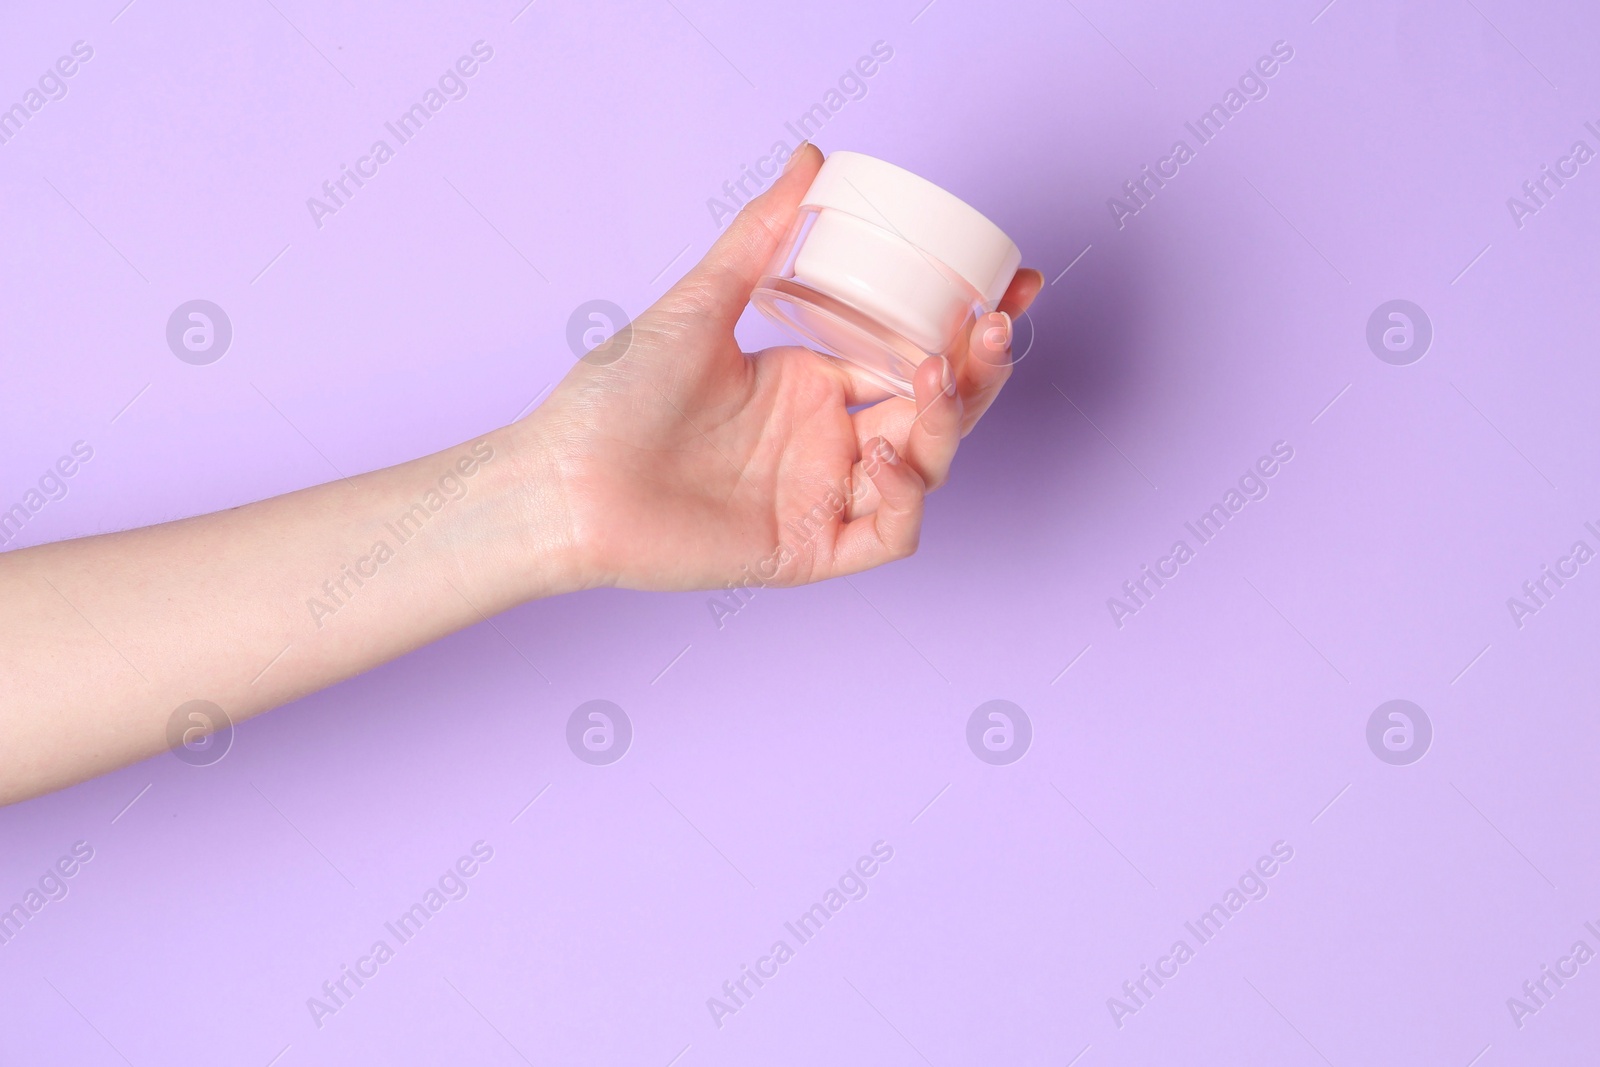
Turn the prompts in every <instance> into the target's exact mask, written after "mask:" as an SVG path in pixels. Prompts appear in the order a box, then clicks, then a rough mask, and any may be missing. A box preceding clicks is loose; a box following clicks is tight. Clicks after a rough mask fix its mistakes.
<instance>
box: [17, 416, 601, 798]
mask: <svg viewBox="0 0 1600 1067" xmlns="http://www.w3.org/2000/svg"><path fill="white" fill-rule="evenodd" d="M561 501H562V497H561V494H560V492H559V487H558V486H557V485H556V484H555V483H554V481H553V479H552V478H551V477H549V476H548V475H547V474H545V473H544V472H543V469H542V458H541V456H540V450H539V449H538V448H537V447H536V445H535V444H534V442H533V440H532V431H531V430H530V429H529V428H528V426H527V424H519V425H517V426H513V427H508V428H506V429H504V430H500V431H497V432H495V433H492V434H488V435H486V436H484V437H482V438H478V439H476V440H475V441H472V442H468V443H466V444H463V445H460V446H457V447H455V448H451V449H447V450H445V451H443V452H439V453H436V454H434V455H431V456H426V457H423V458H421V459H418V460H413V461H411V462H409V463H404V464H401V465H399V466H395V467H389V468H386V469H384V470H379V471H374V472H372V473H369V474H364V475H360V476H357V477H355V478H351V479H348V480H340V481H335V482H330V483H328V484H325V485H320V486H316V487H314V488H310V489H304V490H301V491H299V492H295V493H290V494H287V495H285V496H280V497H275V498H273V499H271V500H265V501H261V502H260V503H255V504H249V505H245V506H243V507H238V508H233V509H231V510H229V511H224V512H218V513H216V514H212V515H204V516H199V517H196V518H192V519H183V520H180V521H177V522H171V523H166V524H163V525H160V526H153V527H149V528H145V529H139V530H130V531H127V532H124V533H116V534H108V535H104V536H99V537H90V538H82V539H79V540H75V541H65V542H60V543H57V544H51V545H41V546H38V547H35V548H29V549H22V550H18V551H14V552H9V553H5V554H4V555H0V604H4V605H5V610H4V612H0V803H7V802H10V801H14V800H18V799H21V798H24V797H27V796H32V795H35V794H38V793H41V792H46V791H48V790H50V789H54V788H59V787H61V786H64V785H67V784H70V783H72V782H75V781H78V780H81V779H83V778H86V777H89V776H91V775H94V774H97V773H100V772H102V771H105V770H108V769H111V768H113V767H117V766H120V765H122V764H125V763H128V762H131V761H132V760H135V759H139V758H142V757H144V756H148V755H150V754H152V753H155V752H158V751H160V749H161V748H163V747H164V746H165V745H166V744H167V723H168V720H169V718H170V717H171V715H172V713H173V712H174V711H175V710H176V709H177V708H178V707H179V706H180V705H182V704H184V703H186V702H187V701H190V700H196V699H201V700H207V701H210V702H212V703H214V704H216V705H218V706H219V707H220V708H222V709H223V711H224V712H225V713H226V714H227V715H228V717H229V718H230V719H231V720H232V721H234V722H239V721H241V720H242V719H244V718H246V717H248V716H250V715H254V714H256V713H257V712H260V711H264V710H266V709H268V708H271V707H274V706H276V705H278V704H282V703H284V702H286V701H289V700H293V699H295V698H296V697H299V696H302V695H304V694H306V693H309V692H312V691H315V690H317V689H320V688H322V687H324V686H327V685H331V684H332V683H334V682H337V681H339V680H341V679H343V678H346V677H349V676H351V675H354V674H358V673H360V672H362V671H365V670H367V669H369V668H371V667H373V666H376V665H377V664H380V663H383V662H385V661H387V660H390V659H393V658H394V657H396V656H399V655H401V654H403V653H405V652H407V651H409V650H410V649H413V648H416V647H418V646H420V645H423V644H426V643H427V642H429V641H432V640H435V639H437V638H438V637H441V636H443V635H444V634H447V633H450V632H452V631H454V630H457V629H460V628H461V627H463V626H467V625H470V624H472V623H475V622H478V621H481V620H482V619H483V618H485V617H487V616H490V615H493V614H495V613H497V612H500V611H503V610H505V609H506V608H508V607H510V606H512V605H514V604H516V603H518V602H520V601H522V600H526V599H530V598H533V597H538V596H547V595H551V594H553V593H558V592H564V591H567V590H569V589H573V588H577V587H579V586H581V585H582V584H584V581H585V580H584V578H583V577H582V575H580V574H579V573H578V568H577V567H576V566H575V565H574V562H573V560H574V554H573V553H572V551H571V549H570V546H569V545H568V544H567V543H566V542H567V538H566V536H565V534H564V530H565V529H566V528H567V526H566V524H565V522H564V519H563V516H562V514H561V509H562V503H561Z"/></svg>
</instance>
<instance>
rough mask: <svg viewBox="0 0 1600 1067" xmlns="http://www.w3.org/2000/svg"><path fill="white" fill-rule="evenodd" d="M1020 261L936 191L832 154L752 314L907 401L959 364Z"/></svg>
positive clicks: (993, 232) (892, 170) (881, 167)
mask: <svg viewBox="0 0 1600 1067" xmlns="http://www.w3.org/2000/svg"><path fill="white" fill-rule="evenodd" d="M1021 260H1022V255H1021V252H1020V251H1019V250H1018V249H1017V246H1016V244H1015V243H1014V242H1013V241H1012V240H1011V239H1010V238H1009V237H1007V236H1006V235H1005V233H1004V232H1003V231H1002V230H1001V229H1000V228H999V227H998V226H996V225H995V224H994V223H992V222H990V221H989V220H988V219H987V218H985V217H984V216H983V215H982V214H980V213H979V212H978V211H977V210H976V209H975V208H973V207H971V206H969V205H968V204H966V203H965V202H964V201H962V200H960V199H958V198H957V197H955V196H953V195H951V194H950V193H948V192H946V191H945V190H943V189H941V188H939V187H938V186H936V185H934V184H933V183H932V182H929V181H927V180H926V179H924V178H920V177H918V176H917V175H915V174H912V173H911V172H910V171H907V170H903V169H901V168H900V167H897V166H895V165H893V164H892V163H885V162H884V161H883V160H880V159H874V158H872V157H871V156H864V155H861V154H859V153H856V152H835V153H834V154H833V155H831V156H829V157H828V159H827V160H826V161H825V162H824V163H823V165H822V169H821V170H820V171H818V173H817V176H816V178H815V179H814V180H813V181H812V183H811V187H810V188H809V189H808V190H807V191H806V194H805V197H804V198H803V199H802V201H801V205H800V213H799V216H798V217H797V218H796V220H795V222H794V224H793V225H792V226H791V227H790V230H789V233H788V234H787V235H786V236H785V238H784V240H783V241H782V242H781V243H780V245H779V247H778V251H777V253H776V254H775V255H774V256H773V259H772V262H771V263H770V264H769V266H768V268H767V271H766V272H765V274H764V275H763V277H762V278H761V280H760V282H759V283H758V284H757V287H756V290H755V293H754V294H753V295H752V297H751V303H753V304H754V305H755V306H756V308H757V309H759V310H760V311H761V313H762V314H764V315H766V316H767V317H768V318H769V319H772V320H773V321H774V322H776V323H778V324H779V325H781V326H783V327H785V328H786V329H787V330H789V331H790V332H792V333H794V334H795V335H796V336H798V337H799V338H800V339H801V340H802V341H803V342H804V343H805V344H807V345H808V346H810V347H812V348H815V349H817V350H818V351H820V352H822V353H823V354H825V355H829V356H832V357H834V358H836V359H841V360H844V361H846V362H849V363H852V364H855V365H856V366H858V367H860V368H862V369H863V370H865V371H866V372H867V373H868V374H870V375H871V376H872V377H874V378H875V379H877V380H878V381H879V382H880V383H881V384H883V385H884V386H885V387H886V388H887V389H889V390H890V391H891V392H894V393H897V394H899V395H901V396H911V395H912V387H911V378H912V375H913V374H915V372H916V368H917V367H918V366H919V365H920V364H921V363H922V361H923V360H925V359H927V358H928V357H929V356H935V355H943V356H947V357H952V358H953V357H955V356H957V355H958V352H959V348H960V346H962V345H963V344H964V343H965V341H966V339H967V335H968V334H969V332H970V331H971V328H972V325H973V323H974V322H975V321H976V320H977V319H978V318H979V317H981V316H983V315H985V314H987V313H989V312H991V311H993V310H994V309H995V307H996V306H997V305H998V304H999V302H1000V298H1001V297H1002V296H1003V295H1004V294H1005V291H1006V287H1007V286H1008V285H1010V284H1011V279H1012V277H1013V276H1014V275H1015V274H1016V272H1017V267H1018V266H1019V265H1020V264H1021Z"/></svg>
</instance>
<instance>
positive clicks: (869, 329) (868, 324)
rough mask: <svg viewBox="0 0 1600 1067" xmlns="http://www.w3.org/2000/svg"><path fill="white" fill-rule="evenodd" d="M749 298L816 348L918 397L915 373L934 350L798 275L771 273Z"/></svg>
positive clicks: (887, 386) (903, 393) (889, 386)
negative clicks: (917, 343) (925, 348)
mask: <svg viewBox="0 0 1600 1067" xmlns="http://www.w3.org/2000/svg"><path fill="white" fill-rule="evenodd" d="M750 302H751V303H752V304H754V305H755V306H756V309H757V310H758V311H760V312H761V313H762V314H763V315H765V316H766V317H767V318H769V319H771V320H773V321H774V322H777V323H779V324H781V325H783V326H784V327H786V328H787V329H788V330H789V331H790V332H792V333H793V334H795V335H796V336H797V337H799V338H801V339H802V340H803V341H805V343H806V344H807V345H809V346H810V347H811V348H813V349H815V350H816V351H818V352H820V353H822V354H823V355H826V356H832V357H833V358H834V359H837V360H839V361H841V362H843V363H849V364H852V365H853V366H856V367H859V368H860V369H861V370H863V371H865V372H866V373H867V374H868V375H869V376H871V377H872V378H873V379H875V380H876V381H877V382H879V383H880V384H881V385H882V386H883V387H884V388H885V389H887V390H889V391H890V392H891V393H894V394H896V395H898V396H904V397H914V396H915V390H914V389H913V387H912V384H911V380H912V377H913V376H914V375H915V374H916V372H917V367H919V366H921V364H922V361H923V360H925V359H927V358H928V357H929V356H930V355H933V354H934V353H931V352H925V351H923V350H922V349H921V348H919V347H918V346H917V345H915V344H913V343H912V342H911V341H909V340H907V339H906V338H905V337H903V336H901V335H900V334H899V333H897V332H895V331H894V330H892V329H890V328H889V327H887V326H885V325H883V324H882V323H881V322H878V321H876V320H875V319H873V318H871V317H870V316H868V315H864V314H862V313H861V312H860V311H857V310H856V309H855V308H853V307H851V306H850V305H849V304H846V303H845V302H844V301H842V300H838V299H836V298H835V297H831V296H829V295H828V294H827V293H824V292H821V291H820V290H817V289H814V288H812V287H811V286H809V285H806V284H805V283H803V282H799V281H796V280H795V279H793V278H779V277H776V276H773V275H770V274H769V275H767V276H766V277H764V278H762V279H761V281H760V282H759V283H758V284H757V286H756V289H755V292H754V293H752V294H751V296H750Z"/></svg>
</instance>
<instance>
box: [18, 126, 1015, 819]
mask: <svg viewBox="0 0 1600 1067" xmlns="http://www.w3.org/2000/svg"><path fill="white" fill-rule="evenodd" d="M820 162H821V157H820V155H819V154H818V153H817V151H816V150H815V149H812V148H806V149H804V150H803V151H802V152H801V153H799V154H798V156H797V157H796V160H795V162H794V164H793V165H792V166H791V167H790V169H789V171H788V173H787V174H785V175H784V176H783V177H782V178H780V179H779V180H778V181H777V182H776V183H775V184H774V185H773V187H772V188H771V189H770V190H768V191H767V192H766V193H765V194H764V195H763V196H761V197H760V198H758V199H757V200H755V201H753V202H752V203H751V204H750V205H748V206H747V207H746V208H745V210H744V211H743V212H742V213H740V215H739V217H738V218H737V219H736V220H735V221H734V223H733V224H732V225H731V226H730V227H729V229H728V231H727V232H726V233H725V234H723V235H722V237H721V239H720V240H718V241H717V243H716V246H715V247H713V248H712V250H711V252H710V253H709V254H708V255H707V256H706V258H705V259H704V260H703V261H702V262H701V263H700V264H699V265H698V266H697V267H695V268H694V270H692V271H690V272H689V274H688V276H687V277H685V278H684V279H683V280H682V281H680V282H679V283H678V284H677V285H675V286H673V287H672V289H671V290H670V291H669V292H668V293H667V294H666V295H665V296H663V297H662V298H661V299H660V300H658V301H657V302H656V304H655V306H653V307H652V308H650V310H649V311H647V312H645V313H644V314H643V315H641V316H640V317H639V319H638V320H637V321H636V322H634V323H633V325H632V333H631V344H630V345H629V347H628V348H627V351H626V352H625V353H624V354H623V355H622V356H621V358H619V359H617V360H615V361H614V362H611V363H609V364H607V365H605V366H595V365H593V363H592V362H589V361H580V362H579V363H578V365H577V366H575V367H574V368H573V369H572V371H571V372H570V373H569V374H568V375H567V377H566V378H565V379H564V380H563V381H562V382H561V385H560V386H559V387H558V388H557V389H556V391H555V393H554V394H553V395H552V396H551V397H550V399H549V400H548V401H546V403H545V404H544V405H543V406H542V407H540V408H539V409H538V410H537V411H536V412H535V413H534V414H533V415H531V416H530V417H528V418H526V419H524V420H522V421H520V422H518V423H515V424H514V425H512V426H508V427H505V428H503V429H500V430H496V431H494V432H492V433H489V434H485V435H484V436H483V437H482V438H479V439H477V440H475V441H472V442H468V443H467V444H463V445H460V446H457V447H455V448H449V449H445V450H444V451H442V452H438V453H435V454H434V455H431V456H423V457H421V458H419V459H415V460H412V461H410V462H408V463H402V464H399V465H397V466H394V467H387V468H384V469H383V470H377V471H372V472H369V473H367V474H359V475H355V476H354V477H351V478H344V479H340V480H339V481H335V482H329V483H327V484H325V485H319V486H313V487H311V488H309V489H302V490H300V491H298V492H294V493H288V494H285V495H284V496H279V497H274V498H272V499H270V500H262V501H258V502H256V503H253V504H246V505H243V506H241V507H237V508H231V509H229V510H227V511H221V512H216V513H214V514H210V515H201V516H197V517H195V518H192V519H183V520H180V521H177V522H170V523H164V524H162V525H160V526H152V527H147V528H145V529H139V530H128V531H125V532H123V533H115V534H104V535H101V536H97V537H83V538H78V539H77V540H73V541H62V542H58V543H55V544H48V545H38V546H36V547H33V548H25V549H19V550H16V551H12V552H5V553H0V603H3V604H5V605H6V608H7V610H6V611H5V612H4V613H0V804H4V803H8V802H10V801H13V800H18V799H21V798H23V797H28V796H33V795H35V794H38V793H41V792H45V791H47V790H50V789H55V788H59V787H60V786H63V785H67V784H70V783H71V782H75V781H79V780H81V779H82V778H85V777H87V776H89V775H91V774H96V773H99V772H101V771H105V770H109V769H110V768H112V767H117V766H121V765H122V764H125V763H128V762H130V761H132V760H135V759H140V758H142V757H144V756H148V755H151V754H152V753H155V752H159V751H160V750H161V749H162V748H163V747H165V746H168V745H172V744H175V743H178V742H175V741H174V740H173V738H174V737H178V738H180V739H182V738H188V737H189V735H190V731H189V729H188V720H187V719H185V718H184V715H185V713H184V708H185V707H192V706H193V705H192V704H191V703H190V702H191V701H205V702H206V706H209V707H210V708H212V709H213V711H214V716H213V717H214V718H215V720H216V721H214V722H211V723H210V725H211V726H212V727H216V726H218V725H221V724H222V723H226V722H233V723H237V722H241V721H242V720H244V719H246V718H248V717H249V716H251V715H254V714H256V713H257V712H260V711H265V710H266V709H267V708H270V707H274V706H276V705H278V704H281V703H283V702H285V701H288V700H293V699H296V698H297V697H301V696H304V695H305V694H307V693H310V692H313V691H315V690H317V689H320V688H322V687H323V686H327V685H332V684H333V683H334V682H337V681H339V680H341V679H344V678H348V677H350V676H351V675H354V674H359V673H360V672H362V671H364V670H368V669H370V668H372V667H375V666H377V665H378V664H380V663H383V662H385V661H386V660H390V659H393V658H394V657H396V656H399V655H402V654H404V653H405V652H408V651H410V650H411V649H413V648H417V647H418V646H420V645H424V644H426V643H428V642H429V641H433V640H436V639H437V638H439V637H442V636H444V635H445V634H448V633H451V632H453V631H455V630H459V629H461V628H462V627H464V626H470V625H472V624H474V623H478V622H481V621H483V620H484V619H487V618H489V617H490V616H492V615H494V614H496V613H498V612H501V611H505V610H506V609H508V608H511V607H513V606H515V605H516V604H518V603H520V602H522V601H525V600H531V599H535V598H537V597H542V596H552V595H555V594H557V593H564V592H568V591H571V590H574V589H580V588H584V587H586V586H596V585H622V586H628V587H631V588H637V589H691V588H715V587H719V586H724V585H726V584H728V583H730V582H739V583H745V584H762V585H771V584H794V583H798V582H808V581H817V580H820V579H823V578H829V577H832V576H834V575H839V574H849V573H851V572H852V571H859V570H864V569H865V568H867V567H872V566H875V565H877V564H879V563H884V562H886V561H888V560H892V559H898V558H900V557H902V556H905V555H907V554H909V553H910V552H912V551H913V550H914V549H915V548H916V545H917V533H918V530H919V528H920V526H921V523H922V503H923V497H924V495H925V494H926V493H927V492H928V490H930V489H934V488H937V487H938V486H939V485H940V484H941V483H942V482H943V481H944V479H945V477H946V475H947V474H948V473H949V470H950V461H951V458H952V457H953V456H954V455H955V450H956V445H957V443H958V442H959V440H960V438H961V435H962V433H963V432H964V431H966V430H967V429H970V428H971V426H972V424H973V423H974V422H975V421H976V420H977V419H978V417H979V416H980V415H982V413H983V411H984V409H985V408H987V407H988V406H989V403H990V402H991V401H992V400H993V399H994V395H995V393H996V391H997V390H998V389H999V388H1000V386H1001V385H1002V384H1003V383H1004V382H1005V380H1006V378H1007V376H1008V375H1009V374H1010V369H1011V368H1010V356H1009V351H1008V350H1009V344H1010V320H1009V318H1008V316H1007V315H1004V314H997V315H994V316H991V320H992V321H986V322H983V323H980V324H979V327H978V328H977V329H976V330H975V331H974V337H973V339H972V341H971V343H970V345H969V346H968V349H967V351H966V353H965V354H964V356H963V357H962V358H959V359H957V360H956V361H955V362H956V366H954V367H950V368H946V367H945V366H944V361H943V360H942V359H931V360H929V361H928V362H927V363H925V364H924V365H923V366H922V367H920V368H919V369H918V370H917V374H916V383H915V384H916V393H917V399H916V400H915V402H913V401H911V400H906V399H902V398H899V397H887V398H886V395H885V394H884V392H883V391H882V390H881V389H880V388H879V387H877V386H875V385H873V384H872V383H871V382H870V381H868V380H867V379H866V378H865V377H864V376H862V375H860V374H858V373H856V372H855V371H853V370H851V369H850V368H848V367H845V366H843V365H842V364H839V363H835V362H833V361H831V360H828V359H825V358H824V357H822V356H818V355H816V354H814V353H812V352H809V351H807V350H805V349H801V348H778V349H773V350H770V351H767V352H763V353H760V354H759V355H758V356H756V357H754V358H752V357H749V356H746V355H745V354H744V353H743V352H741V351H739V347H738V345H737V344H735V343H734V339H733V327H734V323H735V322H737V321H738V318H739V315H740V314H741V312H742V311H743V310H744V306H745V302H746V300H747V299H748V298H749V296H750V292H751V290H752V289H753V288H754V286H755V283H756V280H757V278H758V276H759V274H760V272H761V270H762V269H763V268H764V267H765V266H766V263H767V261H768V259H769V258H770V257H771V255H772V252H773V249H774V248H775V247H776V244H777V242H778V240H779V238H780V237H781V236H782V235H783V234H784V233H785V231H786V229H787V227H788V225H789V223H790V221H791V219H792V218H793V217H794V214H795V211H796V206H797V204H798V203H799V200H800V197H801V195H802V194H803V192H804V190H805V188H806V187H807V185H808V184H809V183H810V181H811V178H812V176H813V175H814V174H815V173H816V171H817V167H818V166H819V165H820ZM1041 281H1042V279H1041V277H1040V276H1039V274H1038V273H1037V272H1036V271H1022V272H1020V273H1019V274H1018V275H1017V276H1016V278H1015V279H1014V280H1013V282H1012V284H1011V290H1010V292H1009V293H1007V294H1006V297H1005V300H1004V301H1003V302H1002V304H1001V309H1002V311H1004V312H1009V313H1011V314H1016V313H1018V312H1020V311H1021V310H1022V309H1023V308H1025V307H1027V306H1028V304H1029V302H1030V301H1032V299H1033V298H1034V296H1035V295H1037V294H1038V292H1039V285H1040V282H1041ZM946 375H949V376H950V377H949V378H947V377H946ZM951 379H953V382H954V385H953V388H950V389H946V388H944V387H943V386H944V384H945V383H946V382H947V381H949V380H951ZM859 405H870V406H866V407H863V408H862V409H861V410H859V411H857V412H855V413H854V414H852V413H851V411H850V408H851V407H856V406H859ZM500 636H501V637H503V638H504V637H505V635H504V634H503V633H502V634H501V635H500ZM505 639H506V640H508V641H509V638H505ZM519 652H520V650H519ZM529 662H530V663H531V662H532V661H531V660H530V661H529Z"/></svg>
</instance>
